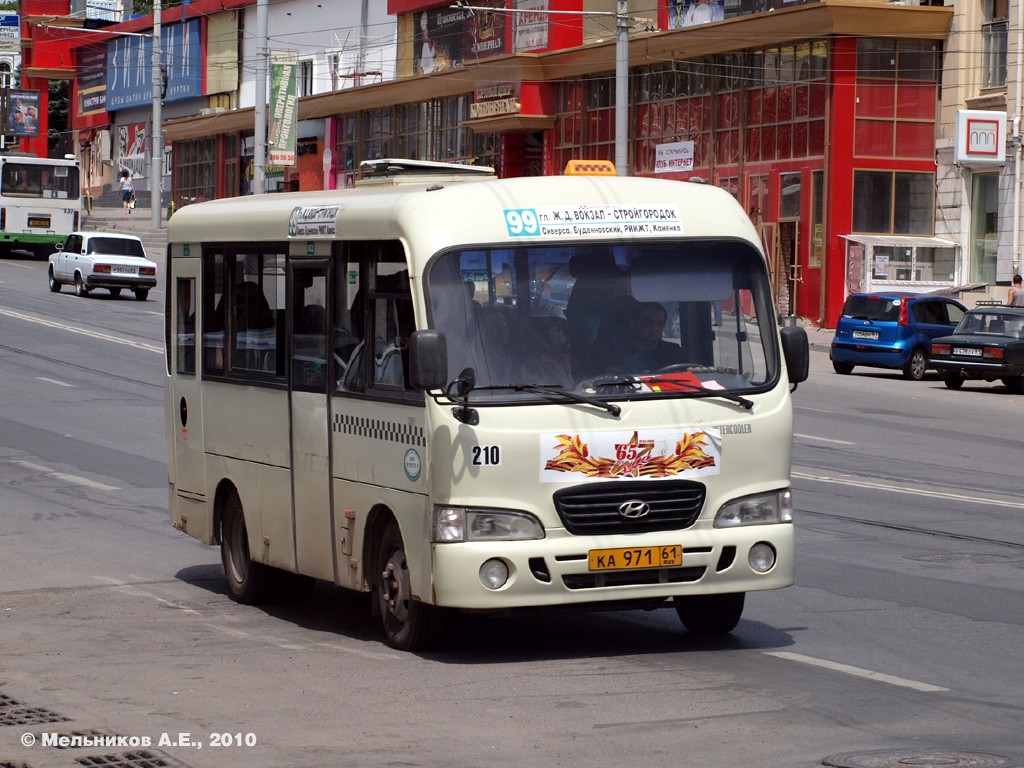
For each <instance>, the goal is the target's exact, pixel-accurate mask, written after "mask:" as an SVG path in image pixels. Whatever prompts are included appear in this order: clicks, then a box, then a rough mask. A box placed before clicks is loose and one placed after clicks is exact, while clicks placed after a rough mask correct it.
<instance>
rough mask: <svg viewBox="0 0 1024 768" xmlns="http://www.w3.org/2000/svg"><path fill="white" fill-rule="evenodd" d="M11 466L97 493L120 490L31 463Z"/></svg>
mask: <svg viewBox="0 0 1024 768" xmlns="http://www.w3.org/2000/svg"><path fill="white" fill-rule="evenodd" d="M11 464H16V465H17V466H19V467H21V468H22V469H27V470H30V471H32V472H38V473H39V474H41V475H47V476H49V477H53V478H56V479H57V480H63V481H64V482H66V483H71V484H72V485H81V486H84V487H85V488H92V489H94V490H97V491H117V490H120V489H119V488H118V487H117V486H114V485H104V484H103V483H97V482H96V481H95V480H89V479H87V478H84V477H79V476H78V475H68V474H65V473H63V472H57V471H55V470H52V469H50V468H49V467H44V466H42V465H41V464H33V463H32V462H29V461H18V460H15V461H12V462H11Z"/></svg>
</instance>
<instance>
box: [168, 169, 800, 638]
mask: <svg viewBox="0 0 1024 768" xmlns="http://www.w3.org/2000/svg"><path fill="white" fill-rule="evenodd" d="M606 165H607V164H602V163H576V164H570V168H568V169H567V173H566V174H565V175H563V176H557V177H542V178H516V179H502V180H499V179H496V178H495V177H494V174H493V173H492V172H491V171H490V169H481V168H476V167H472V166H458V165H447V164H441V163H426V162H417V161H410V160H384V161H375V162H373V163H368V164H365V165H364V167H363V169H362V170H363V178H362V180H361V181H360V182H359V183H358V184H357V186H356V187H355V188H353V189H346V190H337V191H321V192H299V193H283V194H268V195H259V196H254V197H244V198H237V199H226V200H215V201H211V202H206V203H199V204H195V205H190V206H188V207H186V208H182V209H181V210H179V211H178V212H177V213H175V215H174V216H173V218H171V220H170V222H169V223H168V228H167V231H168V248H169V254H168V256H169V258H168V264H169V270H168V272H169V278H168V287H169V290H168V291H167V297H168V298H167V307H166V347H167V376H168V379H167V386H166V422H167V442H168V451H169V462H170V468H169V485H170V488H169V496H170V513H171V519H172V522H173V524H174V526H175V527H176V528H178V529H180V530H182V531H185V532H186V533H188V534H190V535H191V536H194V537H195V538H197V539H199V540H201V541H203V542H206V543H208V544H219V545H220V548H221V555H222V560H223V564H224V570H225V573H226V576H227V581H228V584H229V585H230V590H231V593H232V595H233V596H234V598H235V599H237V600H238V601H240V602H242V603H252V604H254V603H260V602H265V601H274V600H282V599H287V598H295V597H297V596H301V595H304V594H308V592H309V591H310V589H311V587H312V586H313V584H314V581H315V580H317V579H320V580H323V581H327V582H330V583H331V584H334V585H338V586H341V587H345V588H348V589H353V590H361V591H367V592H371V593H372V594H373V600H372V606H373V611H374V612H375V613H379V614H380V616H381V618H382V623H383V630H384V637H385V639H386V642H387V643H388V644H389V645H391V646H392V647H394V648H398V649H406V650H408V649H414V648H422V647H426V646H427V645H429V644H430V643H431V642H432V641H434V640H436V639H437V635H438V631H439V630H440V629H441V628H442V626H443V624H444V620H445V617H446V616H447V615H449V614H450V613H451V611H453V610H461V611H510V610H514V609H518V608H559V607H561V608H565V607H569V606H579V607H589V608H593V609H598V610H601V609H604V610H608V609H613V608H614V609H619V608H628V607H636V608H645V609H646V608H657V607H674V608H675V609H676V611H677V612H678V615H679V617H680V619H681V620H682V623H683V625H684V626H685V627H686V628H687V629H688V630H689V631H691V632H695V633H700V634H719V633H725V632H729V631H731V630H732V629H733V628H734V627H735V626H736V624H737V623H738V622H739V620H740V617H741V614H742V611H743V605H744V597H745V594H746V593H747V592H753V591H758V590H768V589H777V588H780V587H785V586H787V585H789V584H791V583H792V581H793V560H794V533H793V525H792V515H793V512H792V510H793V506H792V500H791V497H790V489H789V486H790V456H791V442H792V411H791V402H790V392H791V389H792V388H795V386H796V384H797V383H798V382H800V381H802V380H804V379H805V378H806V376H807V370H808V345H807V336H806V333H805V332H804V331H803V330H802V329H801V328H799V327H798V326H796V325H793V324H787V325H785V327H782V328H781V329H780V326H779V321H778V318H777V317H776V314H775V312H774V310H773V302H772V296H771V291H770V288H769V279H768V270H767V268H766V264H765V258H764V254H763V253H762V251H761V248H760V243H759V239H758V236H757V233H756V232H755V230H754V228H753V226H752V225H751V223H750V221H749V219H748V217H747V216H746V215H745V213H744V211H743V209H742V208H741V207H740V206H739V205H738V204H737V203H736V201H735V200H733V199H732V198H731V197H730V195H729V194H728V193H726V192H725V191H723V190H721V189H718V188H715V187H713V186H710V185H705V184H697V183H689V182H679V181H668V180H655V179H645V178H624V177H618V176H615V175H614V169H612V170H611V171H609V170H608V169H607V168H606V167H605V166H606ZM588 168H589V170H590V171H592V173H589V174H588Z"/></svg>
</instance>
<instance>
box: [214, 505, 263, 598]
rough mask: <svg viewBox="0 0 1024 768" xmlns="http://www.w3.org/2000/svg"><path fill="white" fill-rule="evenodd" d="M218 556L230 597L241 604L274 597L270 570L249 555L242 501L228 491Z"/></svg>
mask: <svg viewBox="0 0 1024 768" xmlns="http://www.w3.org/2000/svg"><path fill="white" fill-rule="evenodd" d="M220 530H221V535H220V559H221V562H222V563H223V565H224V575H225V576H227V579H228V588H229V589H230V590H231V597H233V598H234V599H235V600H237V601H238V602H240V603H244V604H245V605H259V604H261V603H266V602H269V601H272V600H273V599H274V598H275V597H276V594H275V592H276V590H275V589H274V572H273V569H272V568H269V567H268V566H266V565H264V564H263V563H256V562H253V560H252V558H251V557H250V556H249V538H248V531H247V530H246V527H245V514H244V513H243V511H242V502H241V501H240V500H239V498H238V496H237V494H234V493H232V494H231V496H230V497H228V499H227V502H226V503H225V504H224V514H223V516H222V518H221V528H220Z"/></svg>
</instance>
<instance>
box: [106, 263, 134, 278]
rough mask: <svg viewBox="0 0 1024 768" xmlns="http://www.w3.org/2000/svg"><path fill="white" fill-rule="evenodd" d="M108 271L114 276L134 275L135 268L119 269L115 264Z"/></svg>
mask: <svg viewBox="0 0 1024 768" xmlns="http://www.w3.org/2000/svg"><path fill="white" fill-rule="evenodd" d="M110 271H111V272H112V273H114V274H115V275H134V274H135V272H136V269H135V267H119V266H118V265H117V264H115V265H114V266H112V267H111V268H110Z"/></svg>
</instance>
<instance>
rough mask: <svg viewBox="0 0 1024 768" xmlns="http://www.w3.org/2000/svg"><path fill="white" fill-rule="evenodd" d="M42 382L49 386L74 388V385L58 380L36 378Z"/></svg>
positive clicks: (42, 377)
mask: <svg viewBox="0 0 1024 768" xmlns="http://www.w3.org/2000/svg"><path fill="white" fill-rule="evenodd" d="M36 378H37V379H39V380H40V381H45V382H46V383H47V384H56V385H57V386H58V387H71V388H72V389H73V388H74V386H75V385H74V384H68V383H67V382H66V381H57V380H56V379H48V378H46V377H45V376H36Z"/></svg>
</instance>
